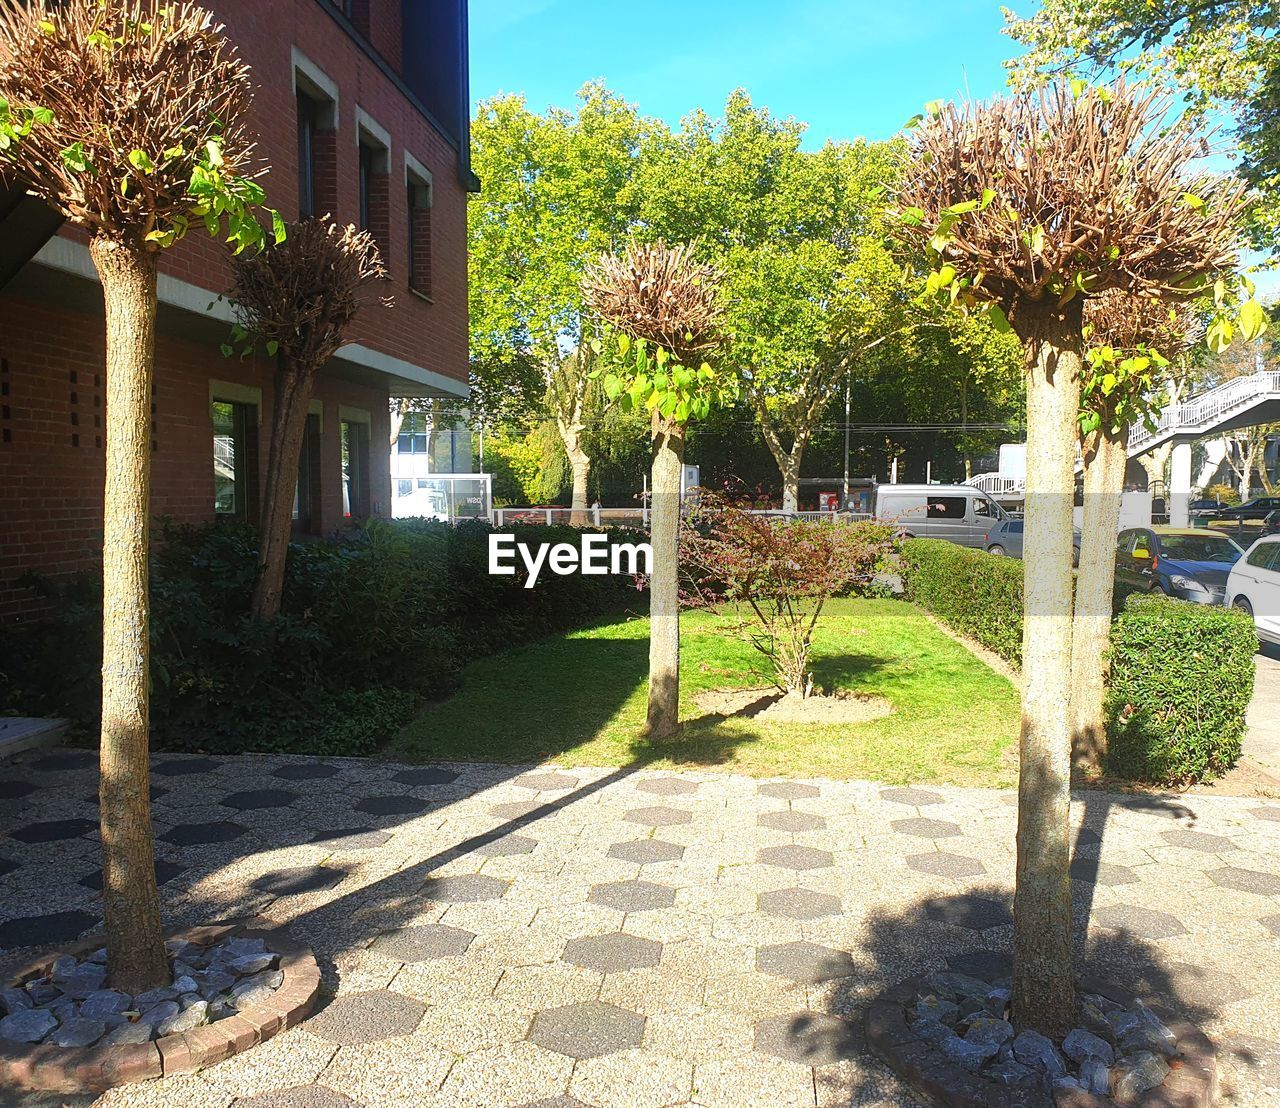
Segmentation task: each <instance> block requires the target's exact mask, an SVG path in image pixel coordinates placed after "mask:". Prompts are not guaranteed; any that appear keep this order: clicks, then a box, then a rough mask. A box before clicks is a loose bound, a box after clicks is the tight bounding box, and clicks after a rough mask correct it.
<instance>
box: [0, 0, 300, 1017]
mask: <svg viewBox="0 0 1280 1108" xmlns="http://www.w3.org/2000/svg"><path fill="white" fill-rule="evenodd" d="M251 96H252V91H251V84H250V79H249V70H248V68H247V67H246V66H245V65H244V64H243V63H242V62H241V61H240V60H239V58H238V57H237V56H236V52H235V49H234V47H233V46H232V44H231V42H230V40H229V39H228V38H227V37H226V36H225V35H224V34H223V29H222V27H221V25H219V24H218V23H216V22H215V21H214V19H213V17H212V16H211V15H210V14H209V13H208V12H206V11H204V10H202V9H200V8H197V7H194V6H192V5H189V4H166V3H164V2H162V0H107V2H102V3H100V2H98V0H64V2H54V0H34V2H22V0H0V137H2V138H3V139H4V140H5V141H3V142H0V166H3V167H4V170H5V172H6V173H11V174H12V175H13V176H14V177H16V178H17V179H18V180H19V181H21V182H22V183H23V184H24V185H25V186H26V187H27V188H28V189H29V190H30V191H31V192H32V193H33V194H34V195H36V196H38V197H40V198H41V199H42V200H44V201H45V202H46V203H48V204H49V205H50V206H51V207H53V208H55V209H57V210H58V211H59V212H60V213H61V214H62V215H63V217H64V218H65V219H66V220H67V221H68V222H70V223H71V224H73V225H74V226H76V227H79V228H81V229H82V230H84V231H85V232H86V233H87V234H88V236H89V254H90V256H91V257H92V259H93V264H94V267H95V268H96V270H97V272H98V278H99V280H100V281H101V283H102V297H103V304H104V308H105V314H106V377H107V396H106V428H105V429H106V491H105V495H104V498H103V511H104V522H103V553H102V584H103V620H102V735H101V770H102V776H101V785H100V798H101V804H100V813H101V825H102V902H103V912H104V914H105V917H106V927H107V966H108V977H109V980H110V982H111V984H112V985H113V986H114V987H116V988H119V989H122V990H124V991H125V992H129V993H138V992H141V991H143V990H145V989H147V988H150V987H152V986H156V985H159V984H161V983H162V982H165V983H167V980H168V965H167V963H166V960H165V952H164V944H163V942H162V932H161V927H160V904H159V894H158V892H157V890H156V882H155V872H154V862H155V848H154V841H153V838H152V831H151V805H150V796H149V783H148V781H149V772H150V770H149V764H148V751H147V747H148V687H149V682H150V675H149V668H150V667H149V657H150V654H149V637H150V619H149V611H148V604H147V556H148V541H149V522H150V492H151V435H150V432H149V428H150V426H151V382H152V376H153V371H154V362H155V316H156V256H157V254H158V253H159V252H160V250H162V249H164V248H165V247H168V246H171V245H173V243H175V242H176V241H178V240H179V239H180V238H182V237H183V235H184V234H185V233H186V231H187V229H188V228H189V227H190V226H191V225H192V224H193V223H194V224H196V225H200V224H203V225H204V226H205V227H206V228H207V229H208V231H209V232H210V233H211V234H220V233H221V232H222V231H223V230H225V231H226V232H227V236H228V241H229V242H231V243H232V244H234V245H235V247H236V249H237V250H242V249H244V248H245V247H246V246H258V245H260V244H261V243H262V242H263V239H264V232H263V229H262V226H261V224H259V223H258V221H257V219H256V218H254V215H253V212H252V209H253V207H254V206H255V205H258V204H260V203H261V202H262V199H263V194H262V189H261V188H260V187H259V186H258V185H257V184H255V183H254V182H253V181H251V180H248V179H247V178H246V177H245V176H244V174H246V173H249V172H251V171H252V170H251V167H252V150H253V141H252V138H251V136H250V135H249V133H248V131H247V129H246V126H245V122H246V118H247V116H248V111H249V105H250V100H251ZM275 221H276V231H277V234H280V233H281V232H282V228H281V226H280V224H279V216H275Z"/></svg>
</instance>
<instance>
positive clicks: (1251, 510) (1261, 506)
mask: <svg viewBox="0 0 1280 1108" xmlns="http://www.w3.org/2000/svg"><path fill="white" fill-rule="evenodd" d="M1278 508H1280V496H1255V497H1254V498H1253V499H1252V500H1246V501H1245V502H1244V503H1243V504H1237V505H1236V506H1235V507H1234V508H1223V509H1221V510H1220V511H1219V512H1218V513H1217V515H1215V516H1214V519H1220V520H1234V521H1235V522H1236V523H1243V522H1244V521H1245V520H1246V519H1266V518H1267V516H1269V515H1270V514H1271V513H1272V512H1274V511H1275V510H1276V509H1278Z"/></svg>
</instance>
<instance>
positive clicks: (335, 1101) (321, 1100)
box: [232, 1085, 359, 1108]
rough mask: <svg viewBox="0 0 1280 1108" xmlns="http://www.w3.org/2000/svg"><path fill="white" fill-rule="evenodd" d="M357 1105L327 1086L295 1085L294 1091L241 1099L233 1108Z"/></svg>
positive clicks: (289, 1090)
mask: <svg viewBox="0 0 1280 1108" xmlns="http://www.w3.org/2000/svg"><path fill="white" fill-rule="evenodd" d="M348 1105H355V1106H356V1108H359V1105H357V1104H356V1102H355V1101H354V1100H352V1099H351V1098H350V1097H349V1096H344V1095H343V1094H342V1093H338V1092H334V1090H333V1089H330V1088H329V1087H328V1086H326V1085H295V1086H294V1087H293V1088H292V1089H277V1090H276V1091H275V1092H270V1093H259V1094H258V1095H257V1096H249V1097H241V1098H240V1099H239V1100H237V1101H236V1102H235V1103H234V1104H233V1105H232V1108H348Z"/></svg>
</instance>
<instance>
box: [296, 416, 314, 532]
mask: <svg viewBox="0 0 1280 1108" xmlns="http://www.w3.org/2000/svg"><path fill="white" fill-rule="evenodd" d="M293 526H294V530H296V531H299V532H302V533H304V534H310V533H314V532H316V531H318V530H319V529H320V416H319V415H317V414H316V413H314V412H313V413H311V414H310V415H308V416H307V423H306V427H305V428H304V429H303V432H302V452H301V453H300V454H299V456H298V484H297V486H296V487H295V489H294V492H293Z"/></svg>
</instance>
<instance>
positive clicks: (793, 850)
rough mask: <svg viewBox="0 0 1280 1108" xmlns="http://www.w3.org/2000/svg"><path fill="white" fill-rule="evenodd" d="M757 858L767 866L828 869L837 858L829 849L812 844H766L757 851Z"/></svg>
mask: <svg viewBox="0 0 1280 1108" xmlns="http://www.w3.org/2000/svg"><path fill="white" fill-rule="evenodd" d="M756 860H757V861H759V862H761V863H763V864H764V865H766V866H782V867H783V868H784V869H826V868H827V867H829V866H831V865H833V864H834V862H835V859H834V858H833V857H832V856H831V851H829V850H817V849H815V848H814V847H811V846H765V847H761V848H760V850H759V851H757V852H756Z"/></svg>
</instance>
